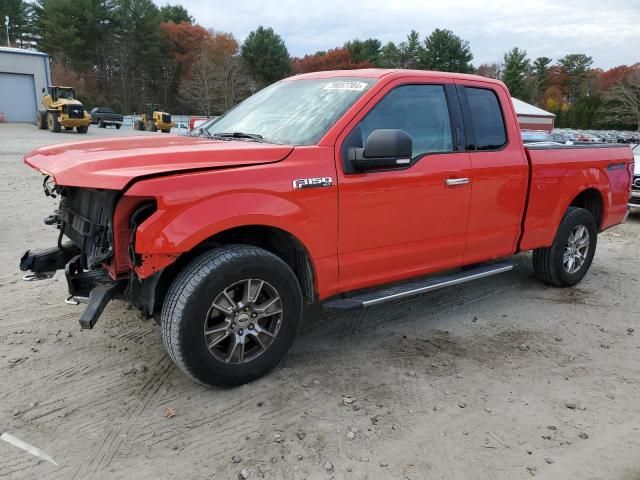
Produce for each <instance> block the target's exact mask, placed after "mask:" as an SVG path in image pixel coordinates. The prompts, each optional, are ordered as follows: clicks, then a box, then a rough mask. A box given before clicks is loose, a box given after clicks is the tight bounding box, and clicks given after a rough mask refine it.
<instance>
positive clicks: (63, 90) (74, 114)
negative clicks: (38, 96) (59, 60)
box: [36, 85, 91, 133]
mask: <svg viewBox="0 0 640 480" xmlns="http://www.w3.org/2000/svg"><path fill="white" fill-rule="evenodd" d="M42 94H43V96H42V106H43V107H44V109H41V110H39V111H38V113H37V116H36V125H37V127H38V128H39V129H41V130H46V129H49V130H50V131H51V132H59V131H60V130H61V128H64V129H65V130H73V128H74V127H75V129H76V131H77V132H78V133H87V130H88V129H89V124H90V123H91V115H89V113H88V112H87V111H86V110H85V109H84V106H83V105H82V102H81V101H80V100H76V91H75V90H74V89H73V88H71V87H60V86H55V85H52V86H49V87H48V88H43V89H42Z"/></svg>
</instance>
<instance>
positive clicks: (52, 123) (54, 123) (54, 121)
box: [47, 112, 60, 133]
mask: <svg viewBox="0 0 640 480" xmlns="http://www.w3.org/2000/svg"><path fill="white" fill-rule="evenodd" d="M47 126H48V127H49V131H51V132H54V133H58V132H59V131H60V122H58V116H57V115H56V114H54V113H51V112H49V113H48V114H47Z"/></svg>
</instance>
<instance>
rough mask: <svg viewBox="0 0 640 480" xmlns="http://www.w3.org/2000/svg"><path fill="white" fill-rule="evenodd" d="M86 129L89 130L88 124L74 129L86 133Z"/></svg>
mask: <svg viewBox="0 0 640 480" xmlns="http://www.w3.org/2000/svg"><path fill="white" fill-rule="evenodd" d="M87 130H89V125H85V126H84V127H76V131H77V132H78V133H87Z"/></svg>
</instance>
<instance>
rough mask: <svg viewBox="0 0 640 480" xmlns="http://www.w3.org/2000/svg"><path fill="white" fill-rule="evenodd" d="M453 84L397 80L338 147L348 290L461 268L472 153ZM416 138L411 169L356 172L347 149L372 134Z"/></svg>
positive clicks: (341, 253)
mask: <svg viewBox="0 0 640 480" xmlns="http://www.w3.org/2000/svg"><path fill="white" fill-rule="evenodd" d="M461 121H462V115H461V113H460V110H459V103H458V100H457V93H456V89H455V86H454V85H453V84H452V82H450V81H449V85H447V84H446V83H445V82H442V83H439V82H438V81H437V80H435V79H434V82H433V83H425V81H424V78H417V79H416V81H415V82H414V81H411V80H410V79H403V80H402V81H400V80H397V81H394V82H392V83H391V84H390V85H388V86H386V87H385V88H384V89H383V90H382V91H381V92H379V93H378V94H377V95H376V96H375V97H374V98H373V99H372V100H371V102H370V103H369V105H368V106H367V107H365V109H363V111H361V112H360V113H359V114H358V115H357V116H356V117H355V118H354V120H352V122H351V123H350V125H349V126H348V127H347V128H346V129H345V131H344V132H343V134H342V135H341V137H340V138H339V139H338V142H337V145H336V146H337V152H336V156H337V160H338V161H337V165H336V166H337V172H338V178H339V182H338V185H339V239H338V258H339V269H340V271H339V282H340V289H341V290H343V291H348V290H355V289H359V288H364V287H367V286H370V285H376V284H380V283H386V282H391V281H394V280H400V279H403V278H408V277H413V276H417V275H420V274H424V273H427V272H431V271H436V270H442V269H446V268H449V267H452V266H458V265H460V264H461V262H462V257H463V253H464V247H465V235H466V228H467V214H468V209H469V198H470V187H469V185H468V176H469V174H470V160H469V154H468V153H467V152H466V151H465V149H464V139H463V132H462V125H461ZM378 129H400V130H403V131H405V132H406V133H408V134H409V135H410V136H411V138H412V143H413V154H412V158H411V160H410V163H409V164H407V165H403V166H402V167H401V168H392V169H386V170H384V169H381V170H379V171H375V170H374V171H365V172H360V171H355V170H354V169H353V168H351V164H350V163H349V160H348V158H349V153H348V152H349V149H350V148H358V147H363V146H364V144H365V142H366V140H367V138H368V137H369V135H370V134H371V132H372V131H374V130H378Z"/></svg>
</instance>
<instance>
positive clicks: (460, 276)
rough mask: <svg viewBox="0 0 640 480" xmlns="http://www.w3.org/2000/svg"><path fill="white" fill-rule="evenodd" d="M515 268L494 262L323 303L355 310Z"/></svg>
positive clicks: (331, 307) (334, 307)
mask: <svg viewBox="0 0 640 480" xmlns="http://www.w3.org/2000/svg"><path fill="white" fill-rule="evenodd" d="M509 270H513V264H512V263H510V262H499V263H492V264H489V265H482V266H479V267H474V268H469V269H467V270H462V271H457V272H455V273H452V274H449V275H442V276H438V277H429V278H426V279H422V280H415V281H412V282H409V283H404V284H401V285H396V286H393V287H388V288H384V289H382V290H376V291H373V292H367V293H361V294H359V295H354V296H353V297H348V298H336V299H334V300H329V301H327V302H324V303H323V304H322V305H323V306H324V307H326V308H329V309H332V310H354V309H358V308H364V307H370V306H372V305H378V304H380V303H384V302H388V301H390V300H398V299H400V298H406V297H412V296H414V295H419V294H421V293H425V292H431V291H433V290H438V289H440V288H445V287H451V286H453V285H459V284H461V283H466V282H470V281H472V280H477V279H479V278H484V277H489V276H491V275H497V274H498V273H503V272H508V271H509Z"/></svg>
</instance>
